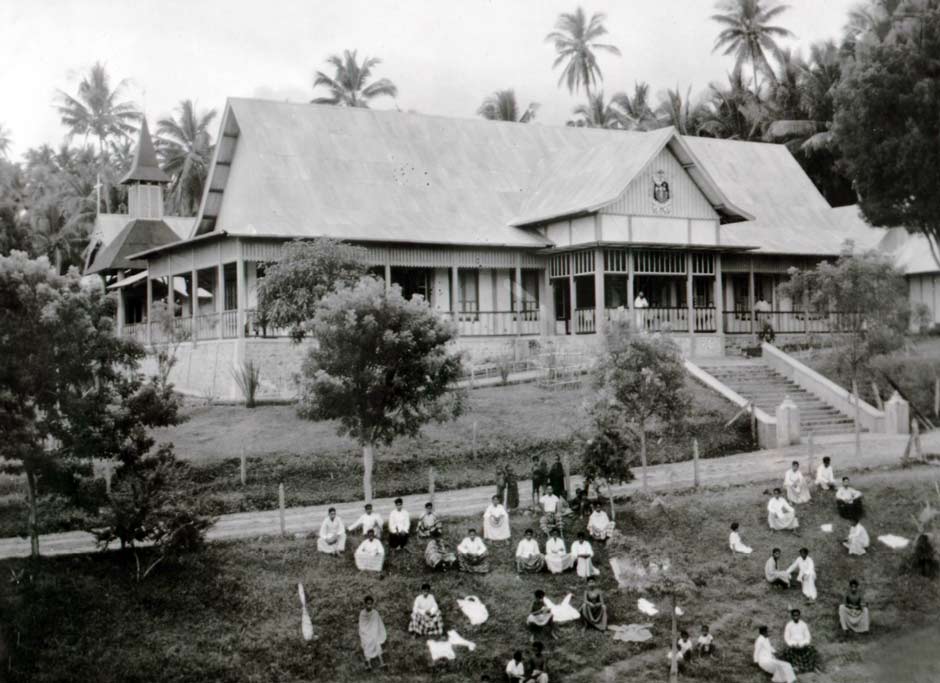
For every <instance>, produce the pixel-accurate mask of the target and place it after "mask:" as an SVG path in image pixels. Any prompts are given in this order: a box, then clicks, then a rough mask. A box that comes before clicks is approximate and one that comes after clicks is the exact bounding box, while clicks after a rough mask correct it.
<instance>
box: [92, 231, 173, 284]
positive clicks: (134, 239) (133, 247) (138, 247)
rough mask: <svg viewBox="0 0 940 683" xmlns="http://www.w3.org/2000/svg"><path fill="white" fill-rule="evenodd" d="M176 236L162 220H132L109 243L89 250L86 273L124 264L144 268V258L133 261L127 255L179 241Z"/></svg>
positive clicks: (98, 271) (112, 269)
mask: <svg viewBox="0 0 940 683" xmlns="http://www.w3.org/2000/svg"><path fill="white" fill-rule="evenodd" d="M179 239H180V238H179V236H178V235H177V234H176V232H174V231H173V229H172V228H171V227H170V226H169V225H167V224H166V223H164V222H163V221H162V220H147V219H143V218H138V219H136V220H132V221H131V222H129V223H128V224H127V225H125V226H124V228H123V229H122V230H121V231H120V232H119V233H118V234H117V236H116V237H115V238H114V239H113V240H111V241H110V242H109V243H108V244H105V245H103V246H102V247H101V248H100V249H91V250H89V252H88V263H87V264H86V267H85V275H92V274H94V273H106V272H110V271H115V270H125V269H127V268H146V267H147V262H146V261H135V260H131V259H130V258H129V257H130V256H131V255H132V254H137V253H140V252H142V251H147V250H148V249H153V248H154V247H162V246H164V245H167V244H170V243H172V242H178V241H179Z"/></svg>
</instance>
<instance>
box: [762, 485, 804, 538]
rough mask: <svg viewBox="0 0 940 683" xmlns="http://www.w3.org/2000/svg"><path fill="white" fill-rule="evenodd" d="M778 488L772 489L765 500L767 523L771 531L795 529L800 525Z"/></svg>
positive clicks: (791, 507)
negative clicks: (770, 494) (769, 495)
mask: <svg viewBox="0 0 940 683" xmlns="http://www.w3.org/2000/svg"><path fill="white" fill-rule="evenodd" d="M780 493H781V491H780V489H774V492H773V495H772V496H771V497H770V500H769V501H767V524H768V525H769V526H770V529H771V531H784V530H787V529H789V530H795V529H798V528H799V526H800V523H799V521H798V520H797V518H796V511H795V510H794V509H793V506H792V505H790V504H789V503H788V502H787V501H785V500H784V499H783V497H782V496H781V495H780Z"/></svg>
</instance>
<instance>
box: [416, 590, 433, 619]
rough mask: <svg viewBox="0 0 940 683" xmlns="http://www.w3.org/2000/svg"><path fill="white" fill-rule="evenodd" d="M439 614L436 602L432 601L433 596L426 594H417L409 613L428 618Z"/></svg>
mask: <svg viewBox="0 0 940 683" xmlns="http://www.w3.org/2000/svg"><path fill="white" fill-rule="evenodd" d="M438 612H440V609H438V606H437V600H435V599H434V596H433V595H431V594H430V593H428V594H427V595H425V594H424V593H419V594H418V597H416V598H415V601H414V604H413V605H412V606H411V613H412V614H416V613H420V614H427V615H428V616H434V615H435V614H437V613H438Z"/></svg>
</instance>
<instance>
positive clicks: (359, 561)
mask: <svg viewBox="0 0 940 683" xmlns="http://www.w3.org/2000/svg"><path fill="white" fill-rule="evenodd" d="M355 559H356V568H357V569H359V570H360V571H371V572H380V571H382V565H383V564H385V548H383V547H382V543H381V542H380V541H379V540H378V539H375V538H373V539H372V540H369V539H368V538H367V539H366V540H364V541H363V542H362V543H360V544H359V547H358V548H356V553H355Z"/></svg>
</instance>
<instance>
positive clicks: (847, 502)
mask: <svg viewBox="0 0 940 683" xmlns="http://www.w3.org/2000/svg"><path fill="white" fill-rule="evenodd" d="M836 507H837V508H838V510H839V516H840V517H842V518H843V519H847V520H849V521H851V522H857V521H858V520H860V519H861V518H862V517H863V516H864V511H863V510H862V492H861V491H859V490H858V489H853V488H852V487H851V486H849V478H848V477H842V485H841V486H840V487H839V489H838V490H837V491H836Z"/></svg>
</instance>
